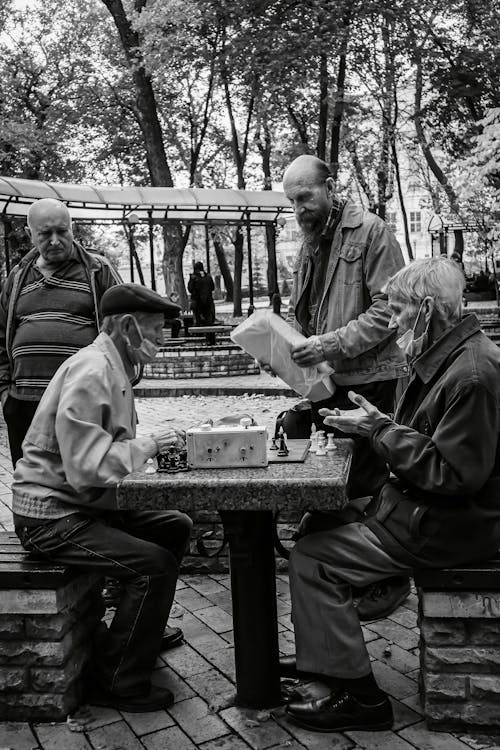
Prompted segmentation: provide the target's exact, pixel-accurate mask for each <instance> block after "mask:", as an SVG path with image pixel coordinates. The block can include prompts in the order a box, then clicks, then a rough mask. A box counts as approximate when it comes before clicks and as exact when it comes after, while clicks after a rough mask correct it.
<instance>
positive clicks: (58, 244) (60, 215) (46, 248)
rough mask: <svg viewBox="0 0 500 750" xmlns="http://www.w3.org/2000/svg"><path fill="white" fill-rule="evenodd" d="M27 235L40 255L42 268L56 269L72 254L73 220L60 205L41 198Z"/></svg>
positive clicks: (34, 205)
mask: <svg viewBox="0 0 500 750" xmlns="http://www.w3.org/2000/svg"><path fill="white" fill-rule="evenodd" d="M27 231H28V234H29V236H30V237H31V241H32V242H33V246H34V247H35V248H36V249H37V250H38V252H39V253H40V259H39V265H41V266H45V267H47V268H49V269H53V268H56V267H57V266H59V265H61V264H62V263H64V262H65V261H67V260H68V259H69V258H70V257H71V255H72V253H73V232H72V229H71V216H70V213H69V211H68V209H67V208H66V206H65V205H64V203H61V201H58V200H55V198H42V199H41V200H38V201H35V202H34V203H32V204H31V206H30V208H29V211H28V230H27Z"/></svg>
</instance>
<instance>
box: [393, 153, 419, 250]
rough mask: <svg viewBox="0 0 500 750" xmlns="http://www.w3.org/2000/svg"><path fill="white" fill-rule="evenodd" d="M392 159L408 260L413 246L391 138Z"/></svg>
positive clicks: (396, 156) (397, 160) (396, 155)
mask: <svg viewBox="0 0 500 750" xmlns="http://www.w3.org/2000/svg"><path fill="white" fill-rule="evenodd" d="M392 161H393V163H394V172H395V174H396V184H397V186H398V196H399V205H400V206H401V213H402V214H403V227H404V231H405V243H406V250H407V252H408V258H409V259H410V260H414V256H413V248H412V246H411V240H410V230H409V228H408V214H407V213H406V205H405V200H404V195H403V188H402V185H401V174H400V171H399V159H398V153H397V149H396V142H395V140H394V139H393V140H392Z"/></svg>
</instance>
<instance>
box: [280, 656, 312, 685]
mask: <svg viewBox="0 0 500 750" xmlns="http://www.w3.org/2000/svg"><path fill="white" fill-rule="evenodd" d="M280 677H288V678H290V679H291V680H314V679H318V680H321V675H316V674H315V673H314V672H301V671H300V670H299V669H297V660H296V657H295V654H292V655H291V656H282V657H281V659H280Z"/></svg>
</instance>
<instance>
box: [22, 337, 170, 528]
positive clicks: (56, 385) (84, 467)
mask: <svg viewBox="0 0 500 750" xmlns="http://www.w3.org/2000/svg"><path fill="white" fill-rule="evenodd" d="M135 428H136V414H135V408H134V401H133V393H132V387H131V384H130V382H129V379H128V377H127V374H126V372H125V368H124V366H123V362H122V359H121V357H120V355H119V353H118V350H117V349H116V347H115V345H114V344H113V341H112V339H111V338H110V337H109V336H108V335H107V334H106V333H100V334H99V336H98V337H97V338H96V340H95V341H94V342H93V343H92V344H90V346H86V347H84V348H83V349H80V351H79V352H77V353H76V354H74V355H73V356H72V357H69V359H67V360H66V362H64V363H63V364H62V365H61V366H60V367H59V369H58V370H57V372H56V374H55V375H54V377H53V378H52V380H51V382H50V384H49V386H48V387H47V389H46V391H45V393H44V394H43V396H42V400H41V401H40V404H39V406H38V409H37V411H36V414H35V416H34V418H33V422H32V423H31V426H30V428H29V430H28V433H27V435H26V438H25V440H24V443H23V457H22V458H21V459H20V460H19V461H18V462H17V465H16V469H15V471H14V481H13V484H12V494H13V501H12V510H13V512H14V513H16V514H19V515H22V516H29V517H31V518H61V517H63V516H66V515H70V514H71V513H76V512H77V511H80V512H84V513H85V512H87V513H90V514H91V515H92V514H96V512H97V514H98V513H99V511H101V510H104V509H116V495H115V487H116V484H117V483H118V482H119V480H120V479H122V478H123V477H124V476H126V475H127V474H129V473H130V472H131V471H134V470H135V469H138V468H139V467H140V466H142V465H143V464H144V463H145V461H146V460H147V459H148V458H152V457H153V456H154V455H155V454H156V452H157V444H156V442H155V441H154V440H153V439H152V438H149V437H140V438H138V437H135Z"/></svg>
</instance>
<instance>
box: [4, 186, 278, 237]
mask: <svg viewBox="0 0 500 750" xmlns="http://www.w3.org/2000/svg"><path fill="white" fill-rule="evenodd" d="M39 198H56V199H58V200H60V201H63V202H64V203H66V205H67V206H68V208H69V209H70V212H71V216H72V218H73V219H74V220H75V221H82V222H104V223H108V222H109V223H112V222H120V223H121V222H123V221H127V217H129V216H130V215H131V214H132V215H133V216H132V220H133V222H134V223H135V222H147V221H149V220H150V219H152V220H153V221H168V222H170V221H179V222H183V223H191V224H207V223H209V224H214V225H216V224H219V223H220V224H222V223H223V224H236V223H240V222H244V221H247V220H248V219H249V220H250V222H251V223H252V224H265V223H267V222H276V221H277V220H278V218H279V217H280V216H283V215H286V214H290V213H291V212H292V208H291V206H290V202H289V201H288V199H287V198H286V196H285V195H284V193H281V192H278V191H273V190H261V191H249V190H210V189H205V188H168V187H131V186H127V187H121V186H118V187H110V186H92V185H75V184H71V183H60V182H45V181H44V180H26V179H21V178H17V177H0V212H1V213H2V214H3V215H7V216H19V217H23V216H26V215H27V213H28V209H29V207H30V205H31V204H32V203H33V202H34V201H36V200H38V199H39Z"/></svg>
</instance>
